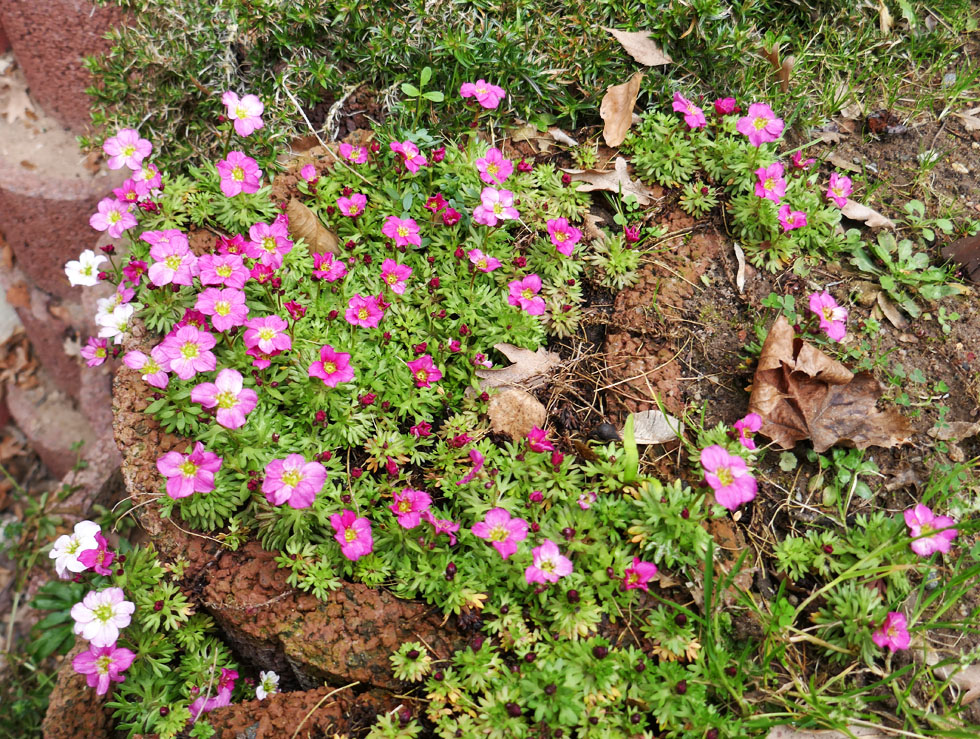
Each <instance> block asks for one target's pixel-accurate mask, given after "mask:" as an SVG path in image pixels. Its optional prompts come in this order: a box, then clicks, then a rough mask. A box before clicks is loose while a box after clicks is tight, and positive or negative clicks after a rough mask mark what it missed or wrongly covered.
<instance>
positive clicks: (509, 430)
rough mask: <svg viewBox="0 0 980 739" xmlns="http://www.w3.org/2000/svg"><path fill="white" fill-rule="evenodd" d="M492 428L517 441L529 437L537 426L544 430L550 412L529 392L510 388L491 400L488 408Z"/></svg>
mask: <svg viewBox="0 0 980 739" xmlns="http://www.w3.org/2000/svg"><path fill="white" fill-rule="evenodd" d="M487 415H488V416H489V417H490V428H492V429H493V430H494V431H496V432H497V433H498V434H505V435H507V436H509V437H510V438H511V439H513V440H515V441H517V440H519V439H523V438H524V437H525V436H527V435H528V432H530V431H531V429H533V428H534V427H535V426H537V427H538V428H544V424H545V421H546V420H547V418H548V412H547V411H546V410H545V407H544V406H543V405H541V402H540V401H539V400H538V399H537V398H535V397H534V396H533V395H531V393H529V392H528V391H527V390H524V389H522V388H519V387H509V388H506V389H504V390H503V391H502V392H500V393H497V394H496V395H494V396H493V397H492V398H491V399H490V405H489V406H488V407H487Z"/></svg>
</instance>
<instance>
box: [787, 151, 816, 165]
mask: <svg viewBox="0 0 980 739" xmlns="http://www.w3.org/2000/svg"><path fill="white" fill-rule="evenodd" d="M790 161H792V162H793V169H809V168H810V165H812V164H813V163H814V162H816V161H817V160H816V159H813V158H810V159H804V158H803V152H802V151H796V152H793V156H792V158H791V160H790Z"/></svg>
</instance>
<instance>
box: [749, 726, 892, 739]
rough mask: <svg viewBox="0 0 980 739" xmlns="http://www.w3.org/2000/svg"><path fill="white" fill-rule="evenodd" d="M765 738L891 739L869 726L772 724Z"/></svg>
mask: <svg viewBox="0 0 980 739" xmlns="http://www.w3.org/2000/svg"><path fill="white" fill-rule="evenodd" d="M766 739H893V735H891V734H884V733H882V732H880V731H878V730H877V729H875V728H873V727H870V726H848V727H847V732H846V733H845V732H843V731H833V730H829V729H828V730H824V729H797V728H795V727H793V726H774V727H772V728H771V729H770V730H769V733H768V734H766Z"/></svg>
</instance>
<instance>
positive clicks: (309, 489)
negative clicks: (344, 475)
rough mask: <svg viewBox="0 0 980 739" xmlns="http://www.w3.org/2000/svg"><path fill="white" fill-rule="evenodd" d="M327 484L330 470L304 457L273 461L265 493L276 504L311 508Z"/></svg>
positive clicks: (290, 457) (264, 488) (298, 455)
mask: <svg viewBox="0 0 980 739" xmlns="http://www.w3.org/2000/svg"><path fill="white" fill-rule="evenodd" d="M326 481H327V470H326V468H324V466H323V465H322V464H320V463H319V462H307V461H306V459H305V458H304V457H303V455H302V454H290V455H289V456H288V457H286V458H285V459H273V460H272V461H271V462H269V464H267V465H266V467H265V479H264V480H263V481H262V492H263V493H265V498H266V500H268V501H269V502H270V503H271V504H272V505H282V504H283V503H288V504H289V506H290V508H309V507H310V506H311V505H313V499H314V498H315V497H316V494H317V493H318V492H320V490H321V489H322V488H323V483H325V482H326Z"/></svg>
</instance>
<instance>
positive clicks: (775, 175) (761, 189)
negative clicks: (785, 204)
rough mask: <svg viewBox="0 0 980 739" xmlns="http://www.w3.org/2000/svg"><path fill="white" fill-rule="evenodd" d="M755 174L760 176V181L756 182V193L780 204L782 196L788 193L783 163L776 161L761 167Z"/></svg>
mask: <svg viewBox="0 0 980 739" xmlns="http://www.w3.org/2000/svg"><path fill="white" fill-rule="evenodd" d="M755 175H756V177H758V178H759V181H758V182H756V183H755V194H756V195H758V196H759V197H760V198H765V199H766V200H771V201H772V202H774V203H776V204H778V203H779V200H780V198H782V197H783V195H785V194H786V180H784V179H783V165H782V164H781V163H780V162H774V163H773V164H770V165H769V166H768V167H759V168H758V169H757V170H756V171H755Z"/></svg>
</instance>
